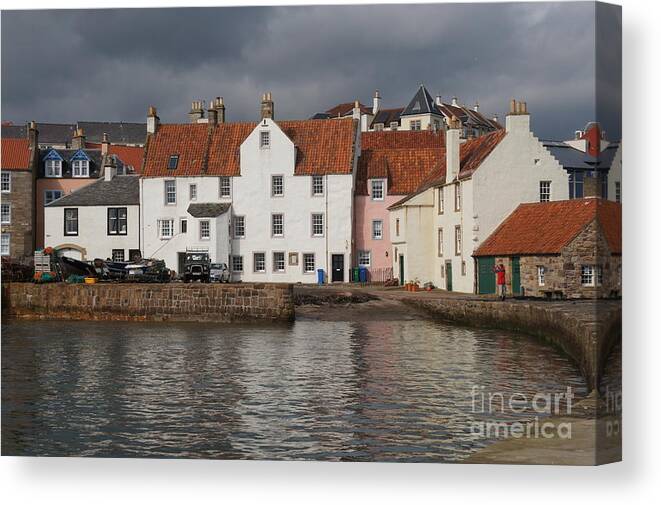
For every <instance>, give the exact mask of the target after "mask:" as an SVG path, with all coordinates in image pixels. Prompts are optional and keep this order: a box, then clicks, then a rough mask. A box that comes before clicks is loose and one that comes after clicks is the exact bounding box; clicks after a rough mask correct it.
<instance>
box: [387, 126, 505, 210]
mask: <svg viewBox="0 0 661 505" xmlns="http://www.w3.org/2000/svg"><path fill="white" fill-rule="evenodd" d="M381 133H397V132H381ZM429 133H430V134H432V135H433V133H432V132H429ZM505 134H506V133H505V130H498V131H495V132H491V133H487V134H485V135H482V136H480V137H477V138H475V139H471V140H467V141H466V142H464V143H463V144H460V146H459V167H460V168H459V178H460V179H465V178H467V177H470V176H471V175H472V174H473V173H474V172H475V170H477V168H478V167H479V166H480V165H481V164H482V162H483V161H484V160H485V159H486V158H487V156H489V154H491V151H493V150H494V148H495V147H496V146H497V145H498V143H499V142H500V141H501V140H503V138H505ZM443 152H444V153H445V150H443ZM446 161H447V160H446V158H445V154H444V155H443V156H442V157H441V160H440V163H439V166H438V167H437V169H436V170H435V171H434V172H432V173H431V174H429V176H428V177H426V178H425V179H424V180H422V181H421V182H420V184H419V185H418V186H417V188H416V189H414V190H413V191H412V192H411V194H409V195H408V196H406V197H404V198H402V199H401V200H399V201H398V202H395V203H394V204H392V205H391V206H390V207H389V208H395V207H398V206H399V205H401V204H403V203H405V202H407V201H408V200H410V199H411V198H413V197H414V196H416V195H419V194H420V193H422V192H424V191H427V190H428V189H429V188H432V187H434V186H440V185H441V184H444V183H445V182H446Z"/></svg>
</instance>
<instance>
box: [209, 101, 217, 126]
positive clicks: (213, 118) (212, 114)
mask: <svg viewBox="0 0 661 505" xmlns="http://www.w3.org/2000/svg"><path fill="white" fill-rule="evenodd" d="M207 118H209V119H208V123H209V128H213V127H214V126H216V124H218V111H217V110H216V102H215V100H211V101H209V110H208V111H207Z"/></svg>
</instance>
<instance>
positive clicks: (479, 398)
mask: <svg viewBox="0 0 661 505" xmlns="http://www.w3.org/2000/svg"><path fill="white" fill-rule="evenodd" d="M573 399H574V393H573V392H572V388H571V387H567V390H566V391H564V392H562V393H535V394H524V393H511V392H508V393H501V392H487V391H485V387H484V386H473V387H472V389H471V409H472V412H473V414H474V415H475V416H476V417H483V418H484V419H476V420H474V421H473V422H472V424H471V434H472V435H474V436H475V437H480V438H491V439H494V438H524V437H525V438H561V439H567V440H569V439H571V435H572V433H571V432H572V423H571V422H567V421H566V420H563V421H556V420H554V419H553V418H552V417H550V416H569V415H571V411H572V400H573ZM527 416H532V417H527ZM512 417H524V418H525V420H521V421H512V420H511V419H512ZM503 418H509V420H504V419H503Z"/></svg>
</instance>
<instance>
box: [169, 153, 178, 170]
mask: <svg viewBox="0 0 661 505" xmlns="http://www.w3.org/2000/svg"><path fill="white" fill-rule="evenodd" d="M178 164H179V155H178V154H173V155H171V156H170V159H169V160H168V168H169V169H170V170H175V169H176V168H177V165H178Z"/></svg>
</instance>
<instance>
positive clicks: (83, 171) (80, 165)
mask: <svg viewBox="0 0 661 505" xmlns="http://www.w3.org/2000/svg"><path fill="white" fill-rule="evenodd" d="M71 168H72V173H71V175H72V176H73V177H89V176H90V162H89V161H87V160H74V161H73V162H72V164H71Z"/></svg>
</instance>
